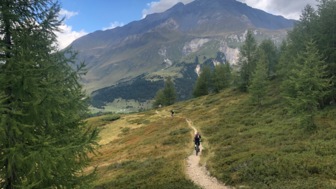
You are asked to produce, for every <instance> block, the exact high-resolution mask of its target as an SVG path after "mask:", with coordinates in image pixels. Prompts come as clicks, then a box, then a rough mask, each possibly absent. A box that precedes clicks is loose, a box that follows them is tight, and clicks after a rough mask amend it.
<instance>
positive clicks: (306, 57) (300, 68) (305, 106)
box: [281, 41, 332, 129]
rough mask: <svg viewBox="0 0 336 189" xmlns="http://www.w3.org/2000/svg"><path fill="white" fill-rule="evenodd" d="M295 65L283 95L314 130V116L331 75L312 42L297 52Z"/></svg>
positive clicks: (327, 90) (296, 112) (289, 74)
mask: <svg viewBox="0 0 336 189" xmlns="http://www.w3.org/2000/svg"><path fill="white" fill-rule="evenodd" d="M294 64H295V67H293V69H292V70H291V71H290V72H289V73H288V75H287V78H286V79H285V80H284V81H283V83H282V87H281V88H282V91H283V92H282V94H283V97H284V98H285V99H286V101H287V104H288V105H289V107H290V108H289V110H290V111H291V112H292V113H294V114H295V115H298V116H300V117H301V120H302V125H303V126H304V127H306V128H307V129H313V128H314V127H315V124H314V121H313V116H314V114H315V113H316V111H317V109H318V107H319V103H320V102H322V100H323V98H324V97H325V96H326V95H328V93H329V92H330V89H331V84H332V82H331V78H329V77H327V76H328V72H327V69H326V68H327V65H326V64H325V62H324V60H323V58H322V56H321V55H320V53H319V51H318V49H317V48H316V44H315V43H314V42H313V41H308V42H307V43H306V50H305V51H304V52H303V53H302V54H299V55H298V57H297V58H296V59H295V63H294Z"/></svg>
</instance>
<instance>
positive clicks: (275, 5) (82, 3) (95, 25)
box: [57, 0, 316, 48]
mask: <svg viewBox="0 0 336 189" xmlns="http://www.w3.org/2000/svg"><path fill="white" fill-rule="evenodd" d="M59 1H60V3H61V6H62V10H61V12H60V14H61V16H64V17H65V18H66V19H65V21H64V24H63V25H62V26H61V28H60V29H61V30H62V33H58V34H57V35H58V41H59V47H60V48H64V47H66V46H67V45H69V44H70V43H71V42H72V41H74V40H75V39H77V38H79V37H81V36H83V35H86V34H88V33H91V32H94V31H97V30H106V29H112V28H114V27H116V26H123V25H126V24H128V23H130V22H132V21H135V20H140V19H142V18H144V17H145V16H146V15H148V14H151V13H156V12H163V11H165V10H167V9H168V8H170V7H172V6H173V5H175V4H176V3H178V2H183V3H184V4H187V3H190V2H192V1H194V0H59ZM208 1H211V0H208ZM238 1H240V2H243V3H246V4H247V5H249V6H251V7H254V8H258V9H261V10H264V11H266V12H269V13H272V14H275V15H282V16H284V17H286V18H291V19H299V16H300V14H301V11H302V9H303V8H304V6H305V5H306V4H311V5H313V6H314V5H315V4H316V1H315V0H238Z"/></svg>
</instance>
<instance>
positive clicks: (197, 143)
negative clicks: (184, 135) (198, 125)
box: [194, 132, 202, 147]
mask: <svg viewBox="0 0 336 189" xmlns="http://www.w3.org/2000/svg"><path fill="white" fill-rule="evenodd" d="M201 138H202V137H201V135H200V134H199V132H197V133H196V134H195V137H194V143H195V147H196V146H199V145H200V144H201Z"/></svg>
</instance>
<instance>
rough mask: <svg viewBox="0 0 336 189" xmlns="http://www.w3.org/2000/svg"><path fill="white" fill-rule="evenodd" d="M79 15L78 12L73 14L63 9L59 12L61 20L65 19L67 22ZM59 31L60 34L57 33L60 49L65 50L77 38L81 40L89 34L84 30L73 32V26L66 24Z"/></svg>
mask: <svg viewBox="0 0 336 189" xmlns="http://www.w3.org/2000/svg"><path fill="white" fill-rule="evenodd" d="M78 14H79V13H78V12H72V11H68V10H65V9H61V10H60V12H59V16H60V18H65V20H68V19H70V18H71V17H73V16H76V15H78ZM59 30H60V31H59V32H56V36H57V41H58V44H57V45H58V48H59V49H64V48H65V47H67V46H69V45H70V44H71V43H72V42H73V41H74V40H76V39H77V38H80V37H82V36H84V35H86V34H87V32H85V31H84V30H81V31H73V30H72V27H71V26H69V25H66V24H64V23H63V24H62V25H61V26H60V27H59Z"/></svg>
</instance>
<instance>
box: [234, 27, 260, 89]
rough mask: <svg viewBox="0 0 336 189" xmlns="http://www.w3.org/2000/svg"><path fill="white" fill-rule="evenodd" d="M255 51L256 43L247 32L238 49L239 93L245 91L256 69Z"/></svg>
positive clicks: (250, 33) (249, 32)
mask: <svg viewBox="0 0 336 189" xmlns="http://www.w3.org/2000/svg"><path fill="white" fill-rule="evenodd" d="M256 51H257V42H256V40H255V38H254V36H253V34H252V32H251V31H250V30H249V31H248V32H247V34H246V40H245V42H244V44H243V46H242V47H241V49H240V54H239V62H238V64H239V65H240V84H239V88H240V90H241V91H247V89H248V87H249V85H250V82H251V75H252V73H253V72H254V70H255V67H256V61H257V59H256V58H257V57H256Z"/></svg>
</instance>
